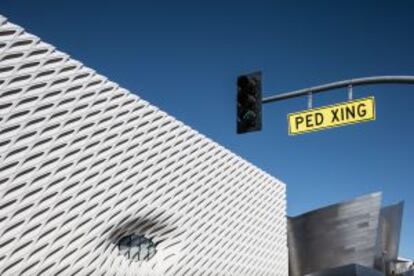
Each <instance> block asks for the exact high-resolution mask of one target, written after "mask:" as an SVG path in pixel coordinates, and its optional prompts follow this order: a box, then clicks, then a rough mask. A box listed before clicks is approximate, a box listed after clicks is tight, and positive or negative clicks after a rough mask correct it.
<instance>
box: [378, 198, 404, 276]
mask: <svg viewBox="0 0 414 276" xmlns="http://www.w3.org/2000/svg"><path fill="white" fill-rule="evenodd" d="M403 208H404V202H399V203H397V204H394V205H390V206H386V207H383V208H382V209H381V214H380V220H379V228H378V241H377V243H378V251H377V258H376V267H377V269H380V270H382V271H386V272H387V273H391V272H392V269H391V267H390V264H391V263H392V261H394V260H397V259H398V247H399V244H400V234H401V224H402V215H403Z"/></svg>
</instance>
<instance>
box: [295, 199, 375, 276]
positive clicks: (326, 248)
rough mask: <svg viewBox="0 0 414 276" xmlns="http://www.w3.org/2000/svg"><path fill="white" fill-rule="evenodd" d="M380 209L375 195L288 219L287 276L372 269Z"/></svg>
mask: <svg viewBox="0 0 414 276" xmlns="http://www.w3.org/2000/svg"><path fill="white" fill-rule="evenodd" d="M380 207H381V194H380V193H374V194H370V195H368V196H363V197H359V198H356V199H353V200H351V201H348V202H343V203H339V204H335V205H331V206H328V207H325V208H321V209H317V210H314V211H311V212H308V213H305V214H302V215H300V216H297V217H292V218H289V220H288V229H289V231H288V241H289V258H290V259H289V267H290V275H292V276H302V275H305V274H308V273H312V272H318V271H320V270H324V269H327V268H333V267H339V266H343V265H347V264H353V263H355V264H360V265H363V266H366V267H370V268H372V267H373V266H374V259H375V254H376V250H377V248H376V242H377V232H378V221H379V214H380Z"/></svg>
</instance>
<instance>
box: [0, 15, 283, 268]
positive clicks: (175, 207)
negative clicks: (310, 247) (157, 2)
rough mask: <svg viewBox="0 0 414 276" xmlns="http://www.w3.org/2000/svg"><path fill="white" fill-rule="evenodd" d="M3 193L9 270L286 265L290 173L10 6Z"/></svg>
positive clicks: (2, 38) (0, 154) (2, 71)
mask: <svg viewBox="0 0 414 276" xmlns="http://www.w3.org/2000/svg"><path fill="white" fill-rule="evenodd" d="M0 205H1V206H0V275H5V276H7V275H288V250H287V241H286V240H287V238H286V218H285V215H286V199H285V185H284V184H283V183H281V182H280V181H278V180H277V179H275V178H273V177H272V176H270V175H268V174H267V173H265V172H263V171H261V170H260V169H258V168H256V167H255V166H253V165H251V164H250V163H248V162H246V161H244V160H242V159H241V158H239V157H238V156H236V155H235V154H233V153H231V152H230V151H228V150H226V149H225V148H223V147H222V146H220V145H218V144H217V143H215V142H213V141H211V140H210V139H208V138H206V137H205V136H203V135H201V134H199V133H197V132H196V131H194V130H192V129H191V128H190V127H188V126H186V125H184V124H183V123H181V122H179V121H177V120H175V119H174V118H173V117H171V116H169V115H167V114H166V113H164V112H162V111H161V110H159V109H157V108H156V107H154V106H153V105H151V104H149V103H148V102H146V101H144V100H143V99H140V98H139V97H138V96H136V95H134V94H132V93H130V92H129V91H127V90H125V89H123V88H121V87H119V86H118V85H117V84H116V83H113V82H111V81H109V80H107V79H106V78H105V77H103V76H101V75H99V74H97V73H96V72H95V71H93V70H92V69H90V68H88V67H85V66H84V65H83V64H82V63H80V62H78V61H76V60H73V59H72V58H70V57H69V56H68V55H66V54H64V53H62V52H60V51H58V50H56V49H55V48H54V47H53V46H51V45H49V44H47V43H44V42H42V41H41V40H40V39H39V38H38V37H36V36H34V35H31V34H29V33H27V32H25V31H24V29H22V28H21V27H19V26H17V25H14V24H12V23H10V22H8V20H7V19H6V18H5V17H0ZM132 234H133V235H140V237H141V236H142V237H143V238H142V239H147V240H148V241H150V240H151V243H152V242H153V243H154V244H155V245H156V253H155V255H154V256H151V259H147V260H143V261H134V260H131V259H128V258H127V257H126V256H125V255H124V254H121V253H120V252H119V248H118V246H117V244H118V242H119V240H120V239H121V238H122V237H125V236H126V235H132Z"/></svg>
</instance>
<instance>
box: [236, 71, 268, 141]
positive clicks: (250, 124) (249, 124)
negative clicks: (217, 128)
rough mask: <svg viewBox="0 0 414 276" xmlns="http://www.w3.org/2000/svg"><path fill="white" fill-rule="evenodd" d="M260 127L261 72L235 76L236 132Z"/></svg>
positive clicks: (256, 129)
mask: <svg viewBox="0 0 414 276" xmlns="http://www.w3.org/2000/svg"><path fill="white" fill-rule="evenodd" d="M261 129H262V74H261V72H255V73H251V74H247V75H242V76H239V77H238V78H237V133H239V134H240V133H246V132H251V131H258V130H261Z"/></svg>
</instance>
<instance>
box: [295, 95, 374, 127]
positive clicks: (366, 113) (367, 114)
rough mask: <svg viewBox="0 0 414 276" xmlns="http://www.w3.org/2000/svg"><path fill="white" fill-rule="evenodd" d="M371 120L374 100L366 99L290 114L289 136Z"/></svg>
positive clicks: (372, 118)
mask: <svg viewBox="0 0 414 276" xmlns="http://www.w3.org/2000/svg"><path fill="white" fill-rule="evenodd" d="M372 120H375V99H374V97H368V98H364V99H357V100H353V101H348V102H343V103H338V104H334V105H328V106H323V107H319V108H314V109H308V110H305V111H301V112H296V113H290V114H289V115H288V123H289V135H296V134H302V133H306V132H311V131H318V130H322V129H325V128H332V127H338V126H343V125H349V124H355V123H361V122H365V121H372Z"/></svg>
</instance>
